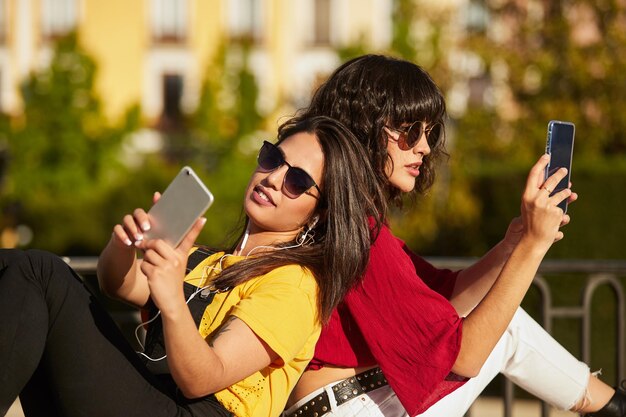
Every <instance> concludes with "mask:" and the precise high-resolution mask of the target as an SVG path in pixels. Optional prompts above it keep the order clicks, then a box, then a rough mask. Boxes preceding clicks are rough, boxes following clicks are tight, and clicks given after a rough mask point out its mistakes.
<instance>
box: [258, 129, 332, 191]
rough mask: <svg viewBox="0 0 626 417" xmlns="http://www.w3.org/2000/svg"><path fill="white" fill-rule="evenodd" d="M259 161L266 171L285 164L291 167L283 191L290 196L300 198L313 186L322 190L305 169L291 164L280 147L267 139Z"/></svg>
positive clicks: (284, 181) (285, 178)
mask: <svg viewBox="0 0 626 417" xmlns="http://www.w3.org/2000/svg"><path fill="white" fill-rule="evenodd" d="M257 163H258V164H259V168H261V170H263V171H264V172H271V171H274V170H275V169H278V168H280V167H281V166H283V165H287V166H288V167H289V169H287V172H286V173H285V177H284V178H283V192H284V193H285V195H287V197H289V198H298V197H300V196H301V195H302V193H305V192H306V191H308V190H309V189H310V188H311V187H315V188H317V191H319V192H320V193H321V192H322V190H320V187H318V186H317V184H316V183H315V180H313V178H311V176H310V175H309V174H308V173H307V172H306V171H305V170H303V169H302V168H298V167H294V166H291V165H289V162H287V161H285V156H284V155H283V153H282V151H281V150H280V148H279V147H278V146H276V145H274V144H271V143H269V142H268V141H266V140H264V141H263V146H261V150H260V151H259V156H258V157H257Z"/></svg>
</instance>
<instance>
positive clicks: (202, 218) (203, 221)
mask: <svg viewBox="0 0 626 417" xmlns="http://www.w3.org/2000/svg"><path fill="white" fill-rule="evenodd" d="M200 221H201V222H202V224H203V225H204V224H205V223H206V217H200Z"/></svg>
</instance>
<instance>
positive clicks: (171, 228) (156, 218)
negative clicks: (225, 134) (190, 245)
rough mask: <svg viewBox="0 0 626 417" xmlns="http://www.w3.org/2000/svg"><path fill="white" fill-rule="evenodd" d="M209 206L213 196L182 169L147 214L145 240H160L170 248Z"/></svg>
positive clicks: (190, 172) (189, 171)
mask: <svg viewBox="0 0 626 417" xmlns="http://www.w3.org/2000/svg"><path fill="white" fill-rule="evenodd" d="M212 203H213V194H211V192H210V191H209V189H208V188H207V187H206V185H204V183H203V182H202V181H201V180H200V178H199V177H198V176H197V175H196V173H195V172H194V171H193V170H192V169H191V168H190V167H183V168H182V169H181V170H180V172H179V173H178V175H176V177H175V178H174V180H173V181H172V182H171V183H170V185H168V186H167V188H166V189H165V191H164V192H163V195H161V198H159V200H158V201H157V202H156V203H155V204H154V205H153V206H152V208H150V210H149V211H148V218H149V220H150V230H149V231H147V232H145V237H146V238H147V239H163V240H165V241H166V242H168V243H169V244H171V245H172V246H173V247H177V246H178V245H179V244H180V241H181V240H182V239H183V238H184V237H185V235H186V234H187V233H188V232H189V230H190V229H191V227H192V226H193V224H194V222H195V221H196V220H197V219H198V218H199V217H200V216H202V215H203V214H204V212H205V211H206V210H207V209H208V208H209V207H210V206H211V204H212Z"/></svg>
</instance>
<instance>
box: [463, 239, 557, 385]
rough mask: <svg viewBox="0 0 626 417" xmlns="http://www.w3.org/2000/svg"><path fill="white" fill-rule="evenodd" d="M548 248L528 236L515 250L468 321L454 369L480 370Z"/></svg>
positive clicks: (465, 372) (468, 373)
mask: <svg viewBox="0 0 626 417" xmlns="http://www.w3.org/2000/svg"><path fill="white" fill-rule="evenodd" d="M546 250H547V249H543V248H542V247H540V246H539V247H538V246H537V245H535V244H533V243H532V242H530V241H524V240H523V241H522V242H520V244H519V245H518V246H517V247H516V248H515V249H514V250H513V252H512V254H511V256H510V257H509V259H508V261H507V262H506V264H505V265H504V267H503V268H502V270H501V272H500V274H499V276H498V278H497V280H496V281H495V282H494V284H493V286H492V287H491V290H490V291H489V292H488V293H487V295H486V296H485V297H484V298H483V299H482V301H481V302H480V303H479V304H478V305H477V306H476V308H475V309H474V310H473V311H472V312H471V313H470V314H469V315H468V316H467V317H466V319H465V321H464V324H463V337H462V341H461V349H460V351H459V355H458V357H457V360H456V362H455V365H454V367H453V369H452V371H453V372H455V373H457V374H459V375H462V376H467V377H472V376H475V375H476V374H477V373H478V372H479V371H480V368H481V367H482V366H483V364H484V363H485V361H486V360H487V358H488V357H489V355H490V354H491V352H492V350H493V348H494V347H495V345H496V343H497V342H498V340H500V338H501V337H502V334H503V333H504V332H505V331H506V329H507V327H508V326H509V323H510V322H511V320H512V318H513V315H514V314H515V311H516V310H517V308H518V307H519V305H520V303H521V301H522V299H523V298H524V296H525V294H526V292H527V290H528V288H529V287H530V285H531V283H532V280H533V278H534V276H535V274H536V272H537V269H538V268H539V265H540V263H541V260H542V259H543V256H544V255H545V252H546Z"/></svg>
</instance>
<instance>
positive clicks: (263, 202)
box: [252, 185, 276, 206]
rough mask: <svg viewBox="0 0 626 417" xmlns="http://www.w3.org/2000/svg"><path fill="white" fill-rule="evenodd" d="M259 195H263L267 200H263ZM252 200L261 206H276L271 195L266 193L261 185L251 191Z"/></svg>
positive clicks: (265, 189)
mask: <svg viewBox="0 0 626 417" xmlns="http://www.w3.org/2000/svg"><path fill="white" fill-rule="evenodd" d="M259 193H262V194H263V195H265V196H266V197H267V200H266V199H265V198H263V197H262V196H261V195H260V194H259ZM252 199H253V200H254V201H255V202H256V203H258V204H260V205H262V206H276V203H274V200H273V199H272V196H271V194H270V193H269V192H268V190H267V188H265V187H263V186H262V185H257V186H256V187H254V190H252Z"/></svg>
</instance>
